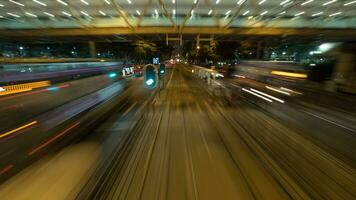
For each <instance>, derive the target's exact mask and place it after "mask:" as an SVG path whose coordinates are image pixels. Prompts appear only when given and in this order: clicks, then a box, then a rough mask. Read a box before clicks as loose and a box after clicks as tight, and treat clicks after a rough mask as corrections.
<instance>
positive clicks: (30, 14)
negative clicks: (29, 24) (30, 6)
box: [25, 12, 37, 17]
mask: <svg viewBox="0 0 356 200" xmlns="http://www.w3.org/2000/svg"><path fill="white" fill-rule="evenodd" d="M25 14H26V15H28V16H31V17H37V15H34V14H32V13H29V12H25Z"/></svg>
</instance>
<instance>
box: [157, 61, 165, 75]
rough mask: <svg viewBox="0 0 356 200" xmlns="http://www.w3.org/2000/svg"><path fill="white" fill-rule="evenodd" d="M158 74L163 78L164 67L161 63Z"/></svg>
mask: <svg viewBox="0 0 356 200" xmlns="http://www.w3.org/2000/svg"><path fill="white" fill-rule="evenodd" d="M158 72H159V75H160V76H163V75H164V74H165V73H166V65H164V64H163V63H161V64H160V65H159V68H158Z"/></svg>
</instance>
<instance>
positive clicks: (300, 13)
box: [294, 11, 305, 17]
mask: <svg viewBox="0 0 356 200" xmlns="http://www.w3.org/2000/svg"><path fill="white" fill-rule="evenodd" d="M304 13H305V12H304V11H303V12H299V13H297V14H295V15H294V16H295V17H297V16H299V15H302V14H304Z"/></svg>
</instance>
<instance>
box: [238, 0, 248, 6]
mask: <svg viewBox="0 0 356 200" xmlns="http://www.w3.org/2000/svg"><path fill="white" fill-rule="evenodd" d="M245 1H246V0H239V1H238V2H237V4H238V5H241V4H243V3H244V2H245Z"/></svg>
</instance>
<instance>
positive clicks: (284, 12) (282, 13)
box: [278, 11, 286, 15]
mask: <svg viewBox="0 0 356 200" xmlns="http://www.w3.org/2000/svg"><path fill="white" fill-rule="evenodd" d="M284 14H286V11H283V12H281V13H279V14H278V15H284Z"/></svg>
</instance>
